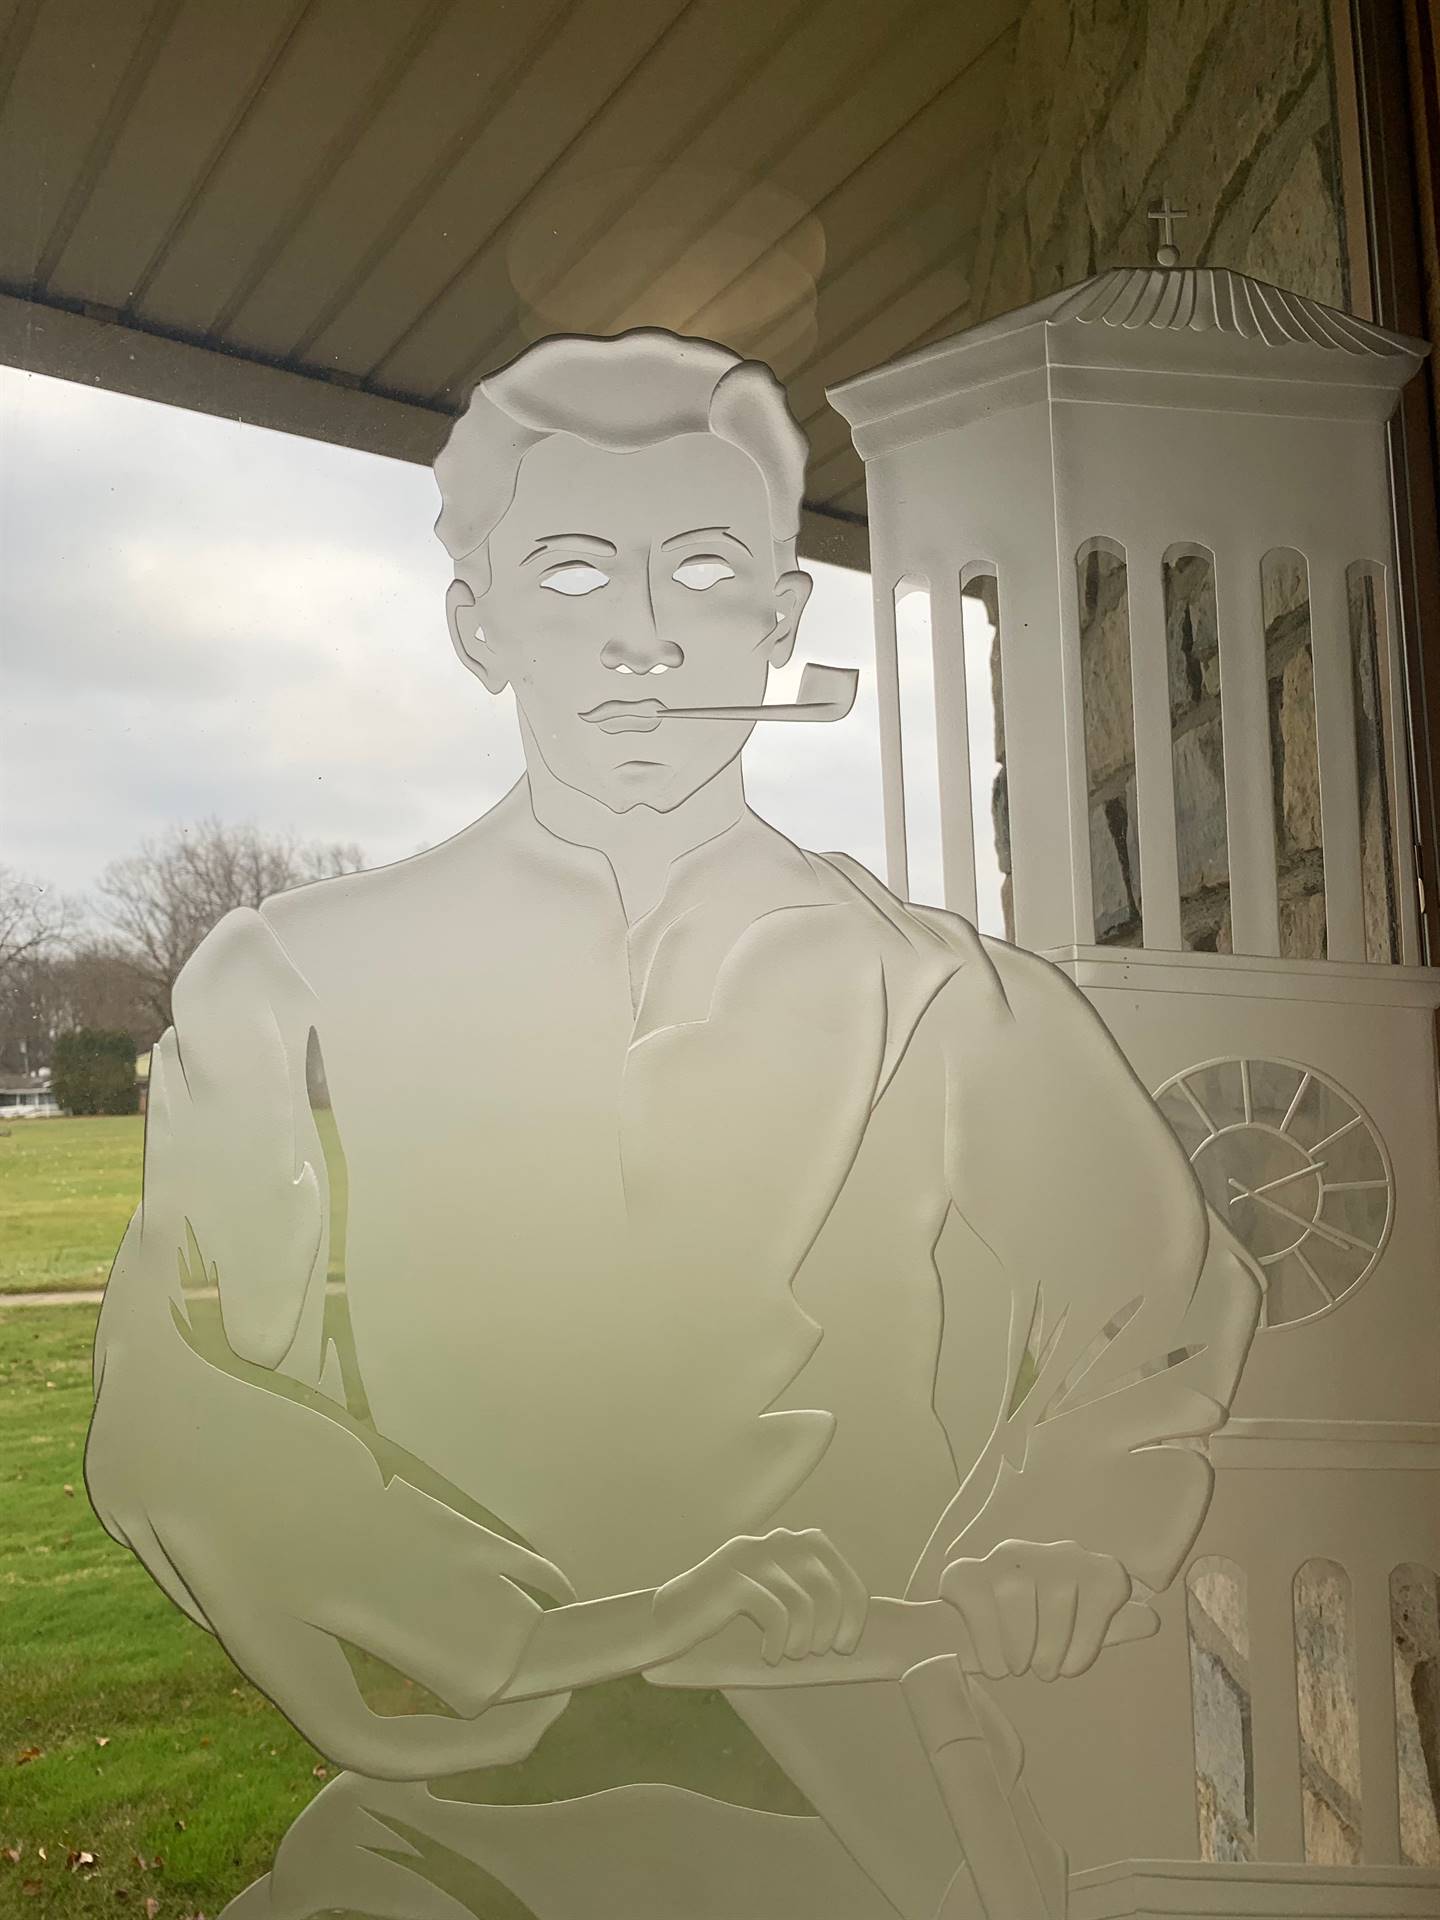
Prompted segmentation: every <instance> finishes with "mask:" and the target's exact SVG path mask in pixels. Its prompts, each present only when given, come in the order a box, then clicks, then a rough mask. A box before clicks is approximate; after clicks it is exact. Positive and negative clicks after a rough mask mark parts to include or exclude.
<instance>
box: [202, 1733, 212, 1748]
mask: <svg viewBox="0 0 1440 1920" xmlns="http://www.w3.org/2000/svg"><path fill="white" fill-rule="evenodd" d="M200 1744H201V1746H202V1747H208V1746H209V1744H210V1736H209V1734H208V1733H202V1734H201V1736H200Z"/></svg>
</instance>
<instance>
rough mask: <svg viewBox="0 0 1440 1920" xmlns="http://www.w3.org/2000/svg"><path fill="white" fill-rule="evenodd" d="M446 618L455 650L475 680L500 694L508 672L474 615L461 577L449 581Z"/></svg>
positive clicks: (468, 590)
mask: <svg viewBox="0 0 1440 1920" xmlns="http://www.w3.org/2000/svg"><path fill="white" fill-rule="evenodd" d="M445 618H446V620H447V622H448V623H449V627H450V638H451V640H452V641H453V642H454V643H455V651H456V653H458V654H459V656H460V658H461V660H463V661H464V663H465V665H466V666H467V667H468V668H469V669H470V671H471V673H473V674H474V675H475V676H476V678H477V679H479V680H483V681H484V683H485V685H486V687H488V688H489V690H490V692H491V693H503V692H504V691H505V688H506V686H507V685H508V684H509V675H508V674H507V673H506V672H505V669H504V668H503V667H502V666H501V665H500V662H499V659H498V658H497V656H496V653H495V649H494V648H493V647H492V646H491V644H490V642H489V641H488V640H487V639H486V638H485V634H484V631H483V629H482V628H481V627H480V626H479V625H478V624H477V621H476V617H475V595H474V593H473V591H472V590H471V588H470V587H469V586H468V585H467V584H466V583H465V581H463V580H452V581H451V582H450V585H449V587H448V589H447V590H446V594H445Z"/></svg>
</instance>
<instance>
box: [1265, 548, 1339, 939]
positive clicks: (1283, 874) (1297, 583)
mask: <svg viewBox="0 0 1440 1920" xmlns="http://www.w3.org/2000/svg"><path fill="white" fill-rule="evenodd" d="M1260 605H1261V615H1262V618H1263V621H1264V625H1265V672H1266V679H1267V683H1268V687H1269V698H1270V765H1271V775H1272V783H1273V785H1272V794H1273V802H1272V803H1273V807H1274V815H1275V861H1276V870H1277V881H1278V885H1279V890H1280V952H1281V954H1282V956H1283V957H1284V958H1285V959H1287V960H1323V959H1324V958H1325V953H1326V931H1325V838H1324V834H1323V832H1322V830H1321V818H1320V749H1319V738H1318V734H1317V731H1316V726H1315V663H1314V656H1313V653H1312V649H1311V623H1310V570H1309V567H1308V566H1307V564H1306V561H1305V556H1304V555H1303V554H1302V553H1297V552H1296V551H1295V549H1294V548H1293V547H1273V548H1272V549H1271V550H1270V552H1269V553H1267V554H1266V555H1265V557H1264V558H1263V559H1262V560H1261V562H1260Z"/></svg>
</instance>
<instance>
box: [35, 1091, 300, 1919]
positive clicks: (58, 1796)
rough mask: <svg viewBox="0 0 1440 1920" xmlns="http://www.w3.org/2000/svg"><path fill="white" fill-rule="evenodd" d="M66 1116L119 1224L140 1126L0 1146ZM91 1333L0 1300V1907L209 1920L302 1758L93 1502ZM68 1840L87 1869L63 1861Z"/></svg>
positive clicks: (110, 1125) (245, 1878)
mask: <svg viewBox="0 0 1440 1920" xmlns="http://www.w3.org/2000/svg"><path fill="white" fill-rule="evenodd" d="M66 1127H69V1128H74V1129H76V1130H78V1131H77V1133H76V1135H75V1136H72V1138H73V1139H74V1140H75V1141H76V1142H77V1144H76V1146H75V1148H74V1157H71V1155H70V1151H69V1148H68V1146H67V1151H66V1154H65V1155H63V1156H62V1159H68V1161H69V1165H70V1166H71V1168H72V1175H71V1177H72V1178H77V1179H78V1177H79V1176H78V1172H76V1171H74V1170H76V1169H78V1168H79V1167H80V1166H81V1165H82V1164H86V1161H85V1155H86V1154H87V1153H89V1154H90V1155H92V1156H93V1158H92V1159H90V1161H89V1162H88V1164H90V1165H93V1166H96V1167H99V1168H109V1169H110V1171H109V1173H107V1174H106V1176H105V1180H104V1184H105V1185H106V1186H107V1187H108V1189H109V1192H108V1193H107V1195H106V1197H105V1201H104V1203H103V1204H104V1205H109V1206H110V1207H111V1208H112V1217H113V1218H115V1219H116V1220H122V1219H123V1215H124V1213H125V1212H127V1211H128V1208H129V1205H130V1204H131V1201H132V1200H133V1191H132V1192H131V1194H130V1195H129V1196H127V1197H125V1198H124V1199H121V1197H120V1194H119V1191H118V1190H119V1188H120V1187H121V1185H122V1184H123V1178H122V1174H123V1169H124V1168H125V1167H126V1166H127V1165H128V1166H130V1167H132V1169H135V1170H138V1143H139V1123H138V1122H134V1123H131V1122H127V1121H119V1122H117V1121H83V1120H77V1121H31V1122H25V1123H23V1125H22V1126H21V1127H17V1128H16V1129H15V1131H14V1133H12V1135H11V1137H10V1138H9V1139H7V1140H0V1149H4V1150H5V1151H7V1152H8V1151H10V1150H11V1149H13V1148H14V1146H15V1144H16V1134H19V1135H21V1136H22V1144H24V1146H25V1148H26V1152H27V1153H28V1152H29V1151H30V1147H31V1144H32V1143H34V1144H42V1143H43V1142H44V1140H45V1137H46V1134H47V1132H48V1130H50V1129H61V1128H66ZM86 1129H93V1130H95V1131H94V1132H92V1133H91V1134H90V1136H89V1138H90V1140H91V1141H93V1142H94V1144H93V1145H90V1146H87V1145H86V1139H87V1136H86V1131H85V1130H86ZM105 1129H110V1130H111V1135H110V1143H109V1144H105V1132H104V1130H105ZM50 1137H51V1138H63V1136H60V1135H58V1134H51V1135H50ZM127 1140H128V1141H129V1142H131V1143H132V1144H130V1145H128V1146H127V1145H126V1141H127ZM127 1155H128V1156H129V1157H128V1159H127ZM132 1177H133V1174H132ZM32 1184H34V1185H36V1186H38V1187H41V1188H44V1189H46V1190H48V1191H49V1193H51V1194H52V1195H53V1193H54V1191H55V1181H54V1180H53V1178H52V1179H49V1180H39V1181H35V1182H33V1183H32ZM95 1211H96V1214H97V1218H98V1216H99V1214H100V1213H101V1212H102V1211H103V1205H102V1202H101V1201H100V1200H98V1199H97V1201H96V1202H95ZM107 1230H108V1229H107ZM88 1231H90V1232H91V1233H98V1232H99V1231H100V1229H99V1227H98V1225H97V1226H94V1227H92V1228H90V1229H88ZM118 1235H119V1227H118V1226H117V1227H116V1229H115V1237H116V1238H118ZM74 1238H75V1240H76V1242H77V1243H78V1242H79V1240H80V1238H81V1236H80V1234H79V1233H78V1232H77V1233H76V1234H75V1236H74ZM30 1244H31V1247H32V1252H34V1253H36V1254H37V1255H38V1253H39V1249H40V1248H41V1246H42V1244H43V1243H42V1242H41V1240H40V1239H39V1237H38V1235H37V1236H34V1237H32V1240H31V1243H30ZM42 1270H43V1271H44V1272H46V1273H50V1272H53V1271H55V1270H56V1269H55V1267H54V1266H53V1265H52V1266H43V1263H42ZM74 1277H78V1276H74ZM86 1277H88V1278H91V1279H93V1278H94V1277H95V1275H94V1271H93V1269H91V1271H90V1272H89V1273H88V1274H87V1275H86ZM27 1284H33V1281H32V1282H27ZM94 1326H95V1310H94V1308H93V1307H80V1306H57V1307H11V1308H9V1309H8V1310H7V1309H6V1308H5V1307H4V1306H3V1304H0V1849H14V1848H18V1849H19V1851H20V1858H19V1860H18V1861H11V1860H10V1859H9V1858H8V1855H7V1854H6V1853H0V1916H3V1920H22V1917H24V1920H33V1917H34V1916H38V1915H43V1916H45V1920H52V1917H53V1920H69V1917H70V1916H78V1915H98V1914H108V1915H115V1914H119V1913H124V1912H129V1913H133V1914H135V1915H137V1916H140V1915H144V1914H146V1912H147V1908H146V1902H147V1900H152V1899H153V1900H154V1901H156V1902H157V1903H158V1905H157V1907H156V1908H155V1909H154V1910H153V1911H154V1912H155V1913H156V1914H157V1915H158V1916H159V1920H182V1917H183V1916H185V1915H190V1914H197V1913H203V1914H207V1915H209V1916H211V1920H214V1916H215V1915H216V1914H217V1912H218V1911H219V1909H220V1908H221V1907H222V1906H223V1905H224V1903H225V1901H226V1900H227V1899H228V1898H229V1897H230V1896H231V1895H232V1894H234V1893H236V1892H238V1891H239V1890H240V1889H241V1888H242V1887H243V1886H245V1885H247V1884H248V1883H249V1882H250V1881H251V1880H252V1879H254V1878H255V1877H256V1876H257V1875H258V1874H260V1873H262V1872H263V1871H264V1870H265V1868H266V1866H267V1865H268V1863H269V1860H270V1857H271V1855H272V1854H273V1852H274V1848H275V1844H276V1842H277V1841H278V1839H279V1837H280V1835H281V1833H282V1832H283V1831H284V1829H285V1828H286V1827H287V1826H288V1825H289V1823H290V1821H291V1820H292V1819H293V1818H294V1816H295V1814H296V1813H297V1812H298V1811H299V1809H300V1808H301V1807H302V1806H303V1805H304V1804H305V1802H306V1801H307V1800H308V1799H309V1798H310V1796H311V1795H312V1794H313V1793H315V1792H317V1791H318V1789H319V1785H320V1781H319V1780H318V1779H317V1778H316V1777H315V1775H314V1773H313V1771H312V1769H313V1768H314V1767H315V1766H316V1765H317V1764H319V1755H317V1754H316V1753H315V1752H314V1751H313V1750H312V1749H311V1748H310V1747H309V1746H308V1745H307V1744H306V1743H305V1742H304V1741H303V1740H302V1739H301V1738H300V1736H299V1735H298V1734H297V1733H296V1732H295V1731H294V1729H293V1728H292V1727H291V1726H290V1725H289V1724H288V1722H287V1721H285V1720H284V1719H283V1718H282V1717H281V1715H280V1714H279V1713H278V1712H277V1711H276V1709H275V1708H274V1707H272V1706H271V1705H270V1703H269V1702H268V1701H267V1700H265V1699H264V1698H263V1697H262V1696H261V1695H260V1694H258V1693H257V1692H256V1691H255V1690H254V1688H253V1687H251V1686H250V1685H249V1684H248V1683H247V1682H245V1681H243V1680H242V1679H241V1678H240V1676H239V1675H238V1674H237V1673H236V1671H235V1669H234V1668H233V1667H232V1666H231V1665H230V1663H229V1661H228V1660H227V1659H226V1657H225V1655H224V1654H223V1653H222V1652H221V1651H220V1649H219V1647H218V1646H217V1645H216V1644H215V1643H214V1641H212V1640H211V1639H210V1638H209V1636H208V1635H206V1634H204V1633H202V1632H201V1631H200V1629H199V1628H198V1627H196V1626H194V1625H192V1624H191V1622H190V1621H188V1620H187V1619H186V1618H185V1617H184V1616H183V1615H182V1614H181V1613H179V1612H178V1611H177V1610H176V1608H175V1607H173V1606H172V1605H171V1604H170V1602H169V1601H168V1600H167V1599H166V1598H165V1597H164V1595H163V1594H162V1593H161V1592H160V1591H159V1589H158V1588H157V1587H155V1586H154V1585H153V1584H152V1582H151V1580H150V1578H149V1576H148V1575H147V1574H146V1573H145V1572H144V1570H143V1569H142V1568H141V1566H140V1565H139V1563H138V1562H137V1561H135V1560H134V1559H132V1557H131V1556H130V1555H129V1554H128V1553H127V1552H126V1551H125V1550H124V1549H123V1548H121V1547H118V1546H116V1545H115V1543H114V1542H113V1541H112V1540H110V1539H109V1537H108V1536H107V1535H106V1534H105V1533H104V1532H103V1531H102V1529H101V1527H100V1525H99V1523H98V1522H97V1521H96V1519H95V1517H94V1515H93V1514H92V1513H91V1511H90V1508H89V1505H88V1503H87V1502H86V1499H85V1489H84V1486H83V1484H82V1478H81V1458H82V1452H83V1447H84V1438H85V1427H86V1423H87V1421H88V1419H89V1413H90V1345H91V1341H92V1338H93V1335H94ZM27 1756H28V1757H27ZM42 1849H43V1850H44V1857H43V1858H42V1854H41V1850H42ZM81 1852H84V1853H89V1854H93V1855H94V1858H95V1864H94V1866H93V1867H91V1866H87V1865H83V1864H78V1863H77V1864H76V1865H74V1866H71V1865H69V1864H67V1862H68V1861H69V1860H70V1858H71V1856H72V1855H73V1854H78V1853H81ZM137 1856H138V1858H139V1861H140V1862H143V1863H144V1864H143V1865H142V1864H138V1863H137ZM162 1862H163V1864H161V1863H162Z"/></svg>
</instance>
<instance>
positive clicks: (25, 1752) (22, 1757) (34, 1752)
mask: <svg viewBox="0 0 1440 1920" xmlns="http://www.w3.org/2000/svg"><path fill="white" fill-rule="evenodd" d="M44 1751H45V1750H44V1748H43V1747H22V1748H21V1749H20V1751H19V1753H18V1754H17V1755H16V1758H15V1764H16V1766H17V1767H23V1766H25V1765H27V1764H28V1763H29V1762H30V1761H31V1760H39V1759H41V1758H42V1757H43V1755H44Z"/></svg>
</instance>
